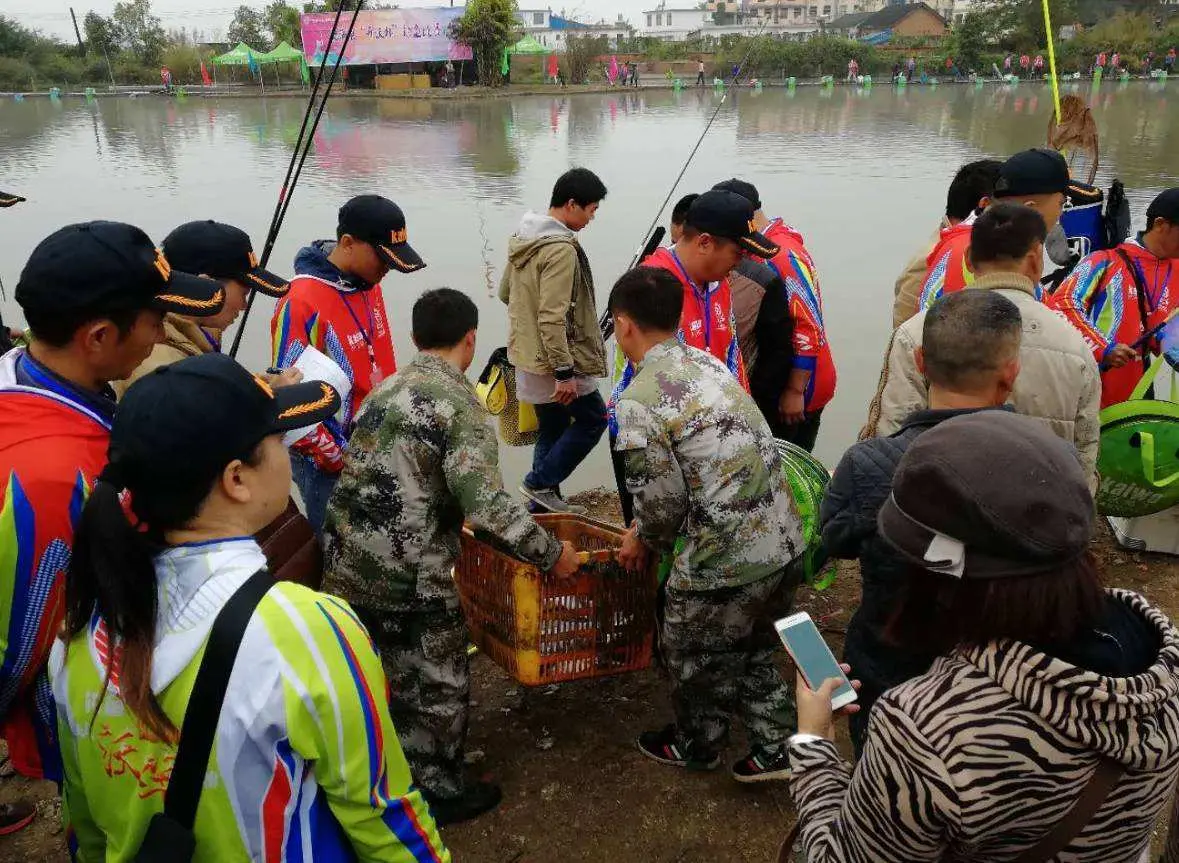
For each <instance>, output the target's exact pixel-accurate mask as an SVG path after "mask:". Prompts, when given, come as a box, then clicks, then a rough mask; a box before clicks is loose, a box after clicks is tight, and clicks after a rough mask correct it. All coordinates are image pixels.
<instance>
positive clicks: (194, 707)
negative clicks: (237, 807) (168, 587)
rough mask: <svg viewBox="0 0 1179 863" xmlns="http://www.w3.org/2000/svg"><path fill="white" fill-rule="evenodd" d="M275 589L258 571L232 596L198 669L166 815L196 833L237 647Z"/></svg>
mask: <svg viewBox="0 0 1179 863" xmlns="http://www.w3.org/2000/svg"><path fill="white" fill-rule="evenodd" d="M273 586H274V578H273V576H271V574H270V573H269V571H267V570H266V569H260V570H258V571H257V572H256V573H254V574H253V575H252V576H250V578H249V580H248V581H246V583H245V584H243V585H242V586H241V587H239V588H238V589H237V592H236V593H234V595H233V596H231V597H230V598H229V602H227V603H226V604H225V607H224V608H222V609H221V611H220V613H219V614H218V615H217V619H216V620H214V621H213V629H212V630H211V631H210V632H209V642H208V644H207V645H206V646H205V655H204V657H203V658H202V659H201V667H200V668H199V669H198V670H197V676H196V682H195V683H194V684H193V687H192V695H191V696H189V699H188V709H187V710H185V711H184V724H183V725H182V726H181V728H180V744H179V746H178V747H177V749H176V761H175V762H174V763H173V765H172V775H171V777H170V778H169V780H168V789H167V791H165V792H164V814H165V815H167V816H168V817H169V818H171V819H172V820H174V821H176V822H177V823H178V824H180V825H181V826H183V827H185V828H186V829H188V830H192V825H193V822H194V821H195V820H196V810H197V803H198V802H200V799H201V788H202V787H203V786H204V784H205V773H206V772H207V771H208V768H209V754H210V752H211V751H212V749H213V736H214V734H215V733H216V731H217V720H218V718H219V717H220V715H221V703H222V702H223V701H224V700H225V689H226V687H227V686H228V685H229V675H230V673H231V672H232V671H233V662H234V659H235V658H236V657H237V650H238V647H240V646H241V643H242V638H243V636H244V635H245V634H246V625H247V624H249V622H250V618H251V617H252V616H253V614H254V609H255V608H257V607H258V603H259V602H260V601H261V600H262V597H263V596H265V595H266V591H268V590H269V589H270V588H271V587H273Z"/></svg>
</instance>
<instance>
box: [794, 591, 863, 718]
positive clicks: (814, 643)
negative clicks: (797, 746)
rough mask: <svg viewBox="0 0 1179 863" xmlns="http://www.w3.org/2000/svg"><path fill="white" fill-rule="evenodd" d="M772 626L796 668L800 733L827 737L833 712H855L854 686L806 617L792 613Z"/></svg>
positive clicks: (806, 615)
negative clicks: (843, 710)
mask: <svg viewBox="0 0 1179 863" xmlns="http://www.w3.org/2000/svg"><path fill="white" fill-rule="evenodd" d="M774 627H775V628H776V629H777V630H778V636H779V637H780V638H781V639H782V643H783V644H784V645H785V646H786V651H787V652H788V653H789V654H790V657H791V658H792V659H793V660H794V664H795V665H796V666H797V667H798V675H799V685H798V687H797V702H798V730H799V732H801V733H806V734H817V735H819V736H821V737H828V738H830V737H831V730H832V717H833V715H834V711H837V710H841V709H845V712H854V711H855V710H857V709H858V706H857V705H854V704H853V702H854V701H855V700H856V697H857V696H856V690H855V686H853V684H852V682H851V681H850V680H848V678H847V674H846V673H845V672H844V667H843V666H841V665H840V664H839V662H838V661H837V660H836V658H835V654H833V653H832V652H831V648H830V647H828V646H827V642H825V641H824V640H823V636H822V635H821V634H820V633H819V629H818V627H817V626H815V622H814V621H813V620H811V616H810V615H809V614H807V613H806V612H799V613H797V614H792V615H790V616H789V617H784V618H782V619H781V620H779V621H777V622H776V623H775V624H774Z"/></svg>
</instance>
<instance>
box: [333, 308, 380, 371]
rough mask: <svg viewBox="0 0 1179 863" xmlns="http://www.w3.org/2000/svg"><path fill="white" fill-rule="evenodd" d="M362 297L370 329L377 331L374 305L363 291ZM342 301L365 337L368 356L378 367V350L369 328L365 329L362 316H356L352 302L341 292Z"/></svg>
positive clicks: (374, 365)
mask: <svg viewBox="0 0 1179 863" xmlns="http://www.w3.org/2000/svg"><path fill="white" fill-rule="evenodd" d="M360 299H361V302H363V303H364V311H365V314H366V315H367V316H368V326H369V330H372V331H373V332H376V329H377V324H376V321H375V320H373V310H372V306H370V305H369V304H368V297H366V296H365V295H364V294H363V293H361V294H360ZM340 302H342V303H343V304H344V308H346V309H347V310H348V314H349V315H351V316H352V323H354V324H356V329H358V330H359V331H360V337H361V338H362V339H364V344H365V346H366V347H367V348H368V358H369V360H370V361H371V362H372V364H373V368H374V369H375V368H376V367H377V351H376V348H375V347H374V346H373V340H372V337H371V336H370V335H369V333H368V330H365V328H364V326H363V325H362V324H361V323H360V318H358V317H357V316H356V312H355V311H353V310H352V304H351V303H350V302H348V295H347V294H340Z"/></svg>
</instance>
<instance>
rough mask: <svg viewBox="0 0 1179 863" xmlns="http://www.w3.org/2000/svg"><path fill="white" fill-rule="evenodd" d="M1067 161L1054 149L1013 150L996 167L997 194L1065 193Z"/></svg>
mask: <svg viewBox="0 0 1179 863" xmlns="http://www.w3.org/2000/svg"><path fill="white" fill-rule="evenodd" d="M1068 187H1069V175H1068V162H1066V161H1065V160H1064V156H1062V155H1060V153H1058V152H1056V151H1055V150H1049V149H1046V148H1044V147H1039V148H1036V149H1032V150H1024V151H1023V152H1022V153H1016V154H1015V155H1014V156H1012V157H1011V158H1010V159H1008V160H1007V161H1006V162H1004V163H1003V166H1002V167H1001V168H1000V169H999V179H998V180H996V181H995V197H996V198H1014V197H1018V196H1019V195H1051V194H1053V193H1054V192H1059V193H1060V194H1062V195H1066V194H1068Z"/></svg>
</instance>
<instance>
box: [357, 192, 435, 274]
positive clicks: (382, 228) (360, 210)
mask: <svg viewBox="0 0 1179 863" xmlns="http://www.w3.org/2000/svg"><path fill="white" fill-rule="evenodd" d="M339 224H340V228H339V231H340V233H342V234H350V235H351V236H353V237H355V238H356V239H358V240H360V241H361V242H362V243H368V244H369V245H370V246H372V247H373V248H374V249H376V250H377V254H378V255H380V256H381V260H383V261H384V262H385V263H386V264H388V265H389V266H390V267H392V268H393V269H395V270H397V271H398V272H400V273H412V272H414V271H416V270H420V269H422V268H423V267H425V266H426V262H425V261H423V260H422V258H421V256H420V255H419V254H418V253H417V252H415V251H414V250H413V247H412V246H410V244H409V235H408V233H407V232H406V230H405V213H403V212H401V208H400V207H399V206H397V205H396V204H394V203H393V202H392V201H390V200H389V199H388V198H382V197H381V196H380V195H357V196H356V197H355V198H353V199H352V200H351V201H349V202H348V203H346V204H345V205H344V206H342V207H340V223H339Z"/></svg>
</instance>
